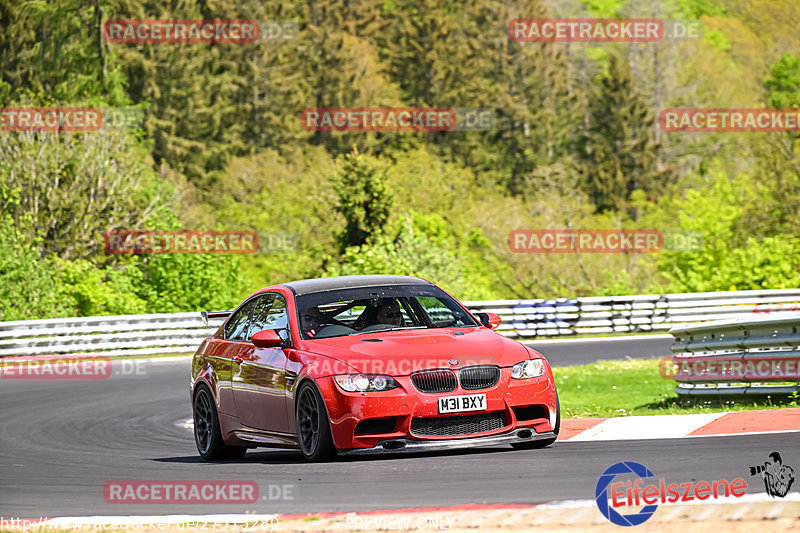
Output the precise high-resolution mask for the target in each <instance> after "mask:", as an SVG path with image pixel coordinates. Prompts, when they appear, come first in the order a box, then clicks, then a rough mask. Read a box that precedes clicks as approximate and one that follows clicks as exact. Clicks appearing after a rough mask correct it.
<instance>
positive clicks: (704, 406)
mask: <svg viewBox="0 0 800 533" xmlns="http://www.w3.org/2000/svg"><path fill="white" fill-rule="evenodd" d="M658 365H659V360H658V359H648V360H632V361H600V362H597V363H592V364H589V365H581V366H563V367H556V368H553V374H554V376H555V380H556V387H557V388H558V395H559V398H560V400H561V415H562V416H563V417H564V418H590V417H616V416H631V415H675V414H691V413H719V412H723V411H747V410H754V409H779V408H781V407H800V398H798V397H797V395H793V396H788V397H787V396H775V397H771V396H763V397H756V398H721V399H715V398H681V397H679V396H678V395H677V394H675V392H674V389H675V381H673V380H670V379H663V378H662V377H661V375H660V374H659V366H658Z"/></svg>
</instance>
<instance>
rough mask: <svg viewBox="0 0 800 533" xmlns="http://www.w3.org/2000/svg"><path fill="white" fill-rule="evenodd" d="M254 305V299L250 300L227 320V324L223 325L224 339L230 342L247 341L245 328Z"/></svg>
mask: <svg viewBox="0 0 800 533" xmlns="http://www.w3.org/2000/svg"><path fill="white" fill-rule="evenodd" d="M254 304H255V299H253V300H250V301H249V302H247V303H246V304H244V305H243V306H242V307H241V309H239V310H238V311H236V312H235V313H234V314H233V316H231V317H230V319H228V323H227V324H225V334H224V338H225V339H227V340H230V341H246V340H248V339H249V337H248V336H247V331H248V327H247V326H248V324H249V322H250V315H251V313H252V311H253V305H254Z"/></svg>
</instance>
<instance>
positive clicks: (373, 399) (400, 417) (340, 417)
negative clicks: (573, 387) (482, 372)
mask: <svg viewBox="0 0 800 533" xmlns="http://www.w3.org/2000/svg"><path fill="white" fill-rule="evenodd" d="M510 373H511V369H510V368H502V369H501V377H500V380H499V382H498V383H497V384H496V385H494V386H493V387H490V388H486V389H478V390H464V389H462V388H461V387H460V386H459V387H458V388H457V389H455V390H453V391H451V392H448V393H444V394H433V393H422V392H420V391H418V390H417V389H416V388H415V386H414V385H413V384H412V382H411V379H410V378H409V377H408V376H396V377H395V379H396V380H397V382H398V383H399V384H400V386H399V387H398V388H396V389H393V390H389V391H386V392H379V393H347V392H344V391H342V389H341V388H340V387H339V386H338V385H336V384H335V383H334V380H333V378H330V377H327V378H322V379H318V380H317V381H316V383H317V385H318V386H319V388H320V391H321V392H322V396H323V398H324V399H325V403H326V408H327V411H328V417H329V420H330V423H331V436H332V437H333V444H334V446H335V447H336V448H337V449H339V450H351V449H362V448H363V449H373V448H376V447H378V446H381V443H382V442H386V441H392V442H394V441H406V442H413V443H429V442H430V443H436V442H443V443H450V444H453V443H455V442H457V441H466V442H470V441H472V440H474V439H479V438H484V437H500V436H505V435H508V434H512V433H514V432H515V431H517V430H523V429H527V430H530V431H532V432H533V434H534V435H537V434H538V435H546V434H548V433H550V432H552V431H553V430H554V429H555V428H554V424H555V419H556V407H557V401H558V400H557V394H556V388H555V384H554V382H553V378H552V374H551V373H549V372H548V373H547V374H546V375H543V376H541V377H540V378H532V379H526V380H512V379H510V378H509V375H510ZM466 394H485V395H486V404H487V406H486V409H485V410H483V411H480V412H464V413H454V414H453V415H441V414H439V407H438V401H439V398H440V397H443V396H454V395H455V396H457V395H466ZM526 406H533V407H536V408H537V412H539V413H540V414H539V415H536V416H534V417H531V418H519V417H518V416H517V415H516V413H515V409H517V408H522V407H526ZM484 415H487V417H489V415H502V418H503V422H504V423H503V425H502V426H498V425H497V424H496V423H491V426H492V428H491V429H487V430H482V431H478V430H476V429H475V428H474V427H473V428H471V430H470V431H469V432H464V433H455V432H454V433H448V432H446V431H443V432H441V433H428V432H420V431H416V430H414V427H413V426H414V421H415V420H420V421H425V422H431V423H435V419H437V418H446V419H450V421H452V422H455V423H458V422H459V420H458V419H460V418H462V417H463V418H464V421H465V422H468V423H469V422H480V421H476V420H474V417H482V416H484ZM467 418H473V420H472V421H468V420H467ZM489 418H491V417H489ZM376 419H390V420H391V422H390V425H391V428H390V429H388V428H387V429H386V430H380V431H372V430H366V431H364V430H361V431H360V430H359V424H360V423H364V422H367V421H372V420H376ZM413 446H419V444H413V445H410V446H409V447H413ZM431 446H433V447H435V446H437V445H436V444H431ZM398 448H399V446H398Z"/></svg>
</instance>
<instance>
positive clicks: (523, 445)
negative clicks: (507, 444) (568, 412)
mask: <svg viewBox="0 0 800 533" xmlns="http://www.w3.org/2000/svg"><path fill="white" fill-rule="evenodd" d="M560 429H561V402H559V400H558V398H556V425H555V426H554V427H553V433H555V434H556V436H555V437H553V438H552V439H546V440H533V441H530V442H515V443H513V444H512V445H511V446H512V447H513V448H514V449H515V450H531V449H535V448H544V447H545V446H550V445H551V444H553V443H554V442H555V441H556V440H557V439H558V432H559V430H560Z"/></svg>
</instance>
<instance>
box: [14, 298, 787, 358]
mask: <svg viewBox="0 0 800 533" xmlns="http://www.w3.org/2000/svg"><path fill="white" fill-rule="evenodd" d="M464 303H465V305H466V306H467V307H468V308H469V309H470V310H472V311H473V312H476V313H477V312H492V313H496V314H498V315H500V318H501V319H502V322H501V324H500V326H499V328H498V329H497V331H498V332H499V333H501V334H503V335H505V336H507V337H511V338H515V339H519V340H531V339H532V338H536V337H553V336H570V335H577V334H595V335H596V334H615V333H645V332H657V331H666V330H668V329H669V328H671V327H672V326H674V325H676V324H684V323H695V322H702V321H708V320H720V319H728V318H736V317H754V316H764V313H772V312H776V311H785V310H787V309H800V289H790V290H765V291H733V292H710V293H689V294H661V295H659V294H651V295H637V296H598V297H589V298H571V299H567V298H559V299H536V300H497V301H472V302H464ZM223 320H224V318H219V317H214V316H213V315H212V316H211V317H209V324H208V325H206V324H205V323H204V322H203V319H202V318H201V316H200V313H197V312H195V313H175V314H154V315H122V316H105V317H86V318H56V319H48V320H25V321H17V322H0V357H3V356H25V355H54V354H56V355H57V354H102V355H110V356H116V355H149V354H156V353H159V354H163V353H192V352H194V351H195V350H196V349H197V346H198V345H199V344H200V342H201V341H202V340H203V339H205V338H206V337H208V336H209V335H211V334H212V333H213V332H214V331H216V329H217V327H218V326H219V325H220V324H221V323H222V321H223Z"/></svg>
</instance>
